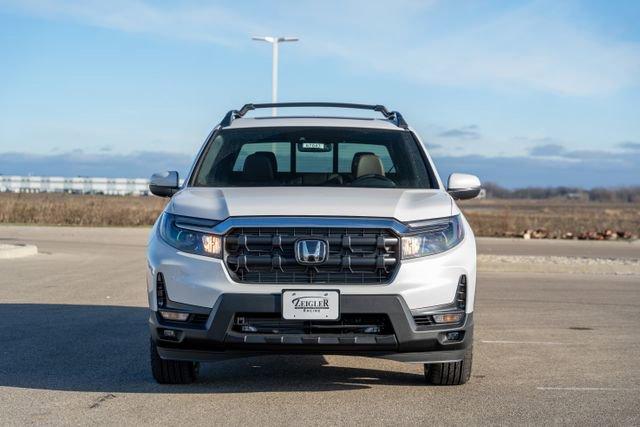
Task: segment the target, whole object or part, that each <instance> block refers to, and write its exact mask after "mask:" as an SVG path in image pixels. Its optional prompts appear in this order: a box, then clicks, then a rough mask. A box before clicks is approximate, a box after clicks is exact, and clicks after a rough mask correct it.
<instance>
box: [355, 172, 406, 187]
mask: <svg viewBox="0 0 640 427" xmlns="http://www.w3.org/2000/svg"><path fill="white" fill-rule="evenodd" d="M351 185H352V186H353V187H395V186H396V183H395V182H393V180H391V179H389V178H387V177H386V176H383V175H377V174H367V175H362V176H359V177H358V178H356V179H355V180H354V181H352V182H351Z"/></svg>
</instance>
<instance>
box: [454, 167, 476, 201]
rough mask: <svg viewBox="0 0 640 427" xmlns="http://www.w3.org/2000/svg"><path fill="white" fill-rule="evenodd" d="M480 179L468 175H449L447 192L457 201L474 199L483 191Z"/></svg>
mask: <svg viewBox="0 0 640 427" xmlns="http://www.w3.org/2000/svg"><path fill="white" fill-rule="evenodd" d="M481 188H482V187H481V184H480V179H479V178H478V177H477V176H475V175H469V174H466V173H452V174H451V175H449V182H448V183H447V192H448V193H449V194H450V195H451V197H453V198H454V199H456V200H464V199H473V198H474V197H476V196H477V195H478V194H480V190H481Z"/></svg>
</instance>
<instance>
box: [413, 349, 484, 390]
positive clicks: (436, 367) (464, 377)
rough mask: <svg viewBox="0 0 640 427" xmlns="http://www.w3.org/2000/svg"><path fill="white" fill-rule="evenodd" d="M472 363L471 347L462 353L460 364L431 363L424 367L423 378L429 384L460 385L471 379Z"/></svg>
mask: <svg viewBox="0 0 640 427" xmlns="http://www.w3.org/2000/svg"><path fill="white" fill-rule="evenodd" d="M472 361H473V346H469V347H468V348H467V349H466V350H465V352H464V358H463V359H462V360H461V361H460V362H447V363H431V364H425V365H424V376H425V379H426V380H427V382H428V383H429V384H434V385H461V384H464V383H466V382H467V381H469V378H471V364H472Z"/></svg>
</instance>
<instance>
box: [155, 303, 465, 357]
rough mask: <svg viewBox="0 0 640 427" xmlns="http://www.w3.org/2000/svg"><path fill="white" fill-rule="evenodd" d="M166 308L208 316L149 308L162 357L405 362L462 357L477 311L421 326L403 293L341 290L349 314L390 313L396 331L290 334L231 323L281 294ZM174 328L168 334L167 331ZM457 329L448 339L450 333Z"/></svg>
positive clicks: (275, 309)
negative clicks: (182, 317)
mask: <svg viewBox="0 0 640 427" xmlns="http://www.w3.org/2000/svg"><path fill="white" fill-rule="evenodd" d="M168 308H174V309H178V310H181V311H189V312H191V313H193V314H194V315H196V314H197V315H199V317H200V318H206V321H204V322H201V323H199V324H189V323H180V322H168V321H165V320H163V319H162V318H161V317H160V316H159V315H158V314H157V312H156V311H151V312H150V317H149V325H150V329H151V336H152V339H153V340H154V341H155V342H156V344H157V346H158V353H159V354H160V357H162V358H163V359H170V360H189V361H215V360H222V359H228V358H236V357H245V356H254V355H261V354H274V353H275V354H286V353H311V354H314V353H315V354H356V355H359V356H371V357H380V358H386V359H392V360H398V361H403V362H415V363H436V362H453V361H460V360H462V358H463V355H464V351H465V349H466V348H467V347H468V346H470V345H471V344H472V341H473V313H467V314H466V316H465V318H464V321H463V322H462V323H461V324H458V325H453V326H418V325H416V323H415V321H414V320H413V315H414V314H416V313H413V314H412V312H411V310H410V309H409V307H408V306H407V304H406V303H405V301H404V299H403V298H402V297H401V296H399V295H341V296H340V311H341V314H342V315H345V314H361V315H363V314H378V315H386V316H387V317H388V319H389V321H390V323H391V326H392V332H391V333H385V334H384V335H383V334H287V333H282V334H279V333H269V334H261V333H260V334H259V333H244V332H238V331H237V330H235V329H234V328H233V324H234V319H235V316H236V314H237V313H246V312H250V313H271V314H277V315H278V316H279V315H280V313H281V311H282V310H281V297H280V295H279V294H246V293H227V294H223V295H221V296H220V298H218V300H217V302H216V303H215V305H214V307H213V308H212V309H208V308H204V307H199V306H187V305H185V304H176V303H172V302H170V301H169V302H168ZM166 329H170V330H173V331H174V332H173V335H174V336H173V337H172V338H167V337H166V336H165V335H164V330H166ZM449 332H459V333H460V334H459V337H460V338H459V339H457V340H455V341H450V340H448V339H447V333H449Z"/></svg>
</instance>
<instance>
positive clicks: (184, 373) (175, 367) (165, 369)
mask: <svg viewBox="0 0 640 427" xmlns="http://www.w3.org/2000/svg"><path fill="white" fill-rule="evenodd" d="M149 350H150V356H151V372H152V373H153V378H155V380H156V381H157V382H158V383H160V384H190V383H192V382H194V381H195V380H196V379H197V378H198V371H199V368H200V364H199V363H197V362H184V361H181V360H164V359H162V358H161V357H160V355H159V354H158V347H157V346H156V343H154V342H153V340H151V344H150V348H149Z"/></svg>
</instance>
